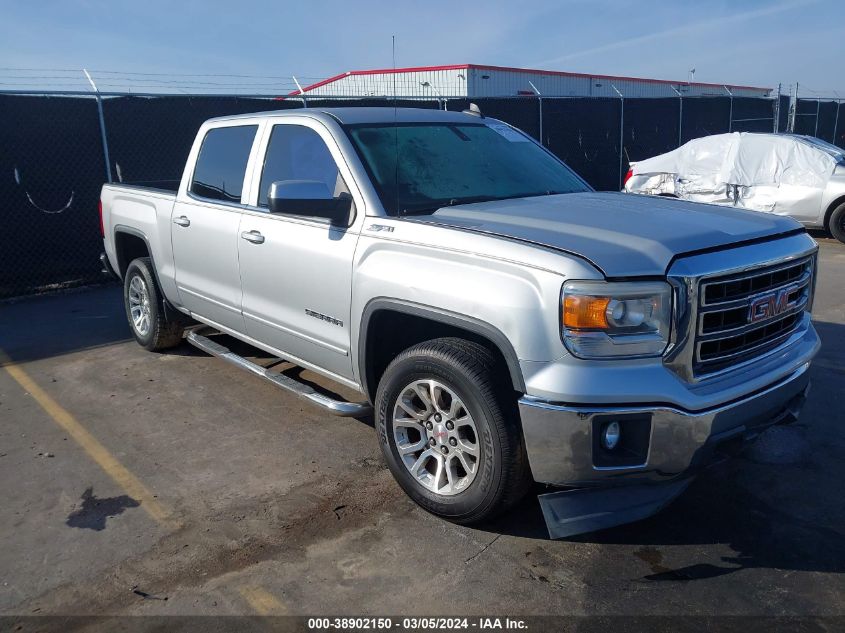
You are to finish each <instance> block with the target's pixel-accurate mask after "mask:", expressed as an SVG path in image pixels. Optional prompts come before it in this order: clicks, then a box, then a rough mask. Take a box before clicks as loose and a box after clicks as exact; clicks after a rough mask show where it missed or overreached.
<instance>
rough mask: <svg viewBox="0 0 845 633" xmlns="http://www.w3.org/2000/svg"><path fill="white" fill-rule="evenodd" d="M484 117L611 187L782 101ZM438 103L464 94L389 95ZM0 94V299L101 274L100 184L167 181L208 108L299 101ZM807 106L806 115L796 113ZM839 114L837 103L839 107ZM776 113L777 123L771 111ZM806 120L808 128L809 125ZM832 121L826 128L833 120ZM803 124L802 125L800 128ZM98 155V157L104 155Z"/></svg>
mask: <svg viewBox="0 0 845 633" xmlns="http://www.w3.org/2000/svg"><path fill="white" fill-rule="evenodd" d="M472 101H473V102H474V103H476V104H477V105H478V106H479V107H480V108H481V111H482V112H483V113H484V114H485V116H490V117H494V118H497V119H501V120H504V121H506V122H508V123H510V124H512V125H514V126H516V127H518V128H520V129H522V130H524V131H525V132H526V133H528V134H530V135H531V136H533V137H534V138H536V139H538V140H540V141H541V142H542V143H543V145H544V146H546V147H547V148H548V149H549V150H550V151H552V152H553V153H554V154H556V155H557V156H559V157H560V158H561V159H562V160H564V161H565V162H566V163H568V164H569V165H570V166H571V167H572V168H573V169H574V170H575V171H577V172H578V173H579V174H580V175H581V176H582V177H583V178H584V179H585V180H587V181H588V182H589V183H590V184H591V185H592V186H593V187H595V188H596V189H599V190H619V188H620V186H621V183H622V178H623V176H624V173H625V172H626V171H627V169H628V161H636V160H642V159H644V158H648V157H650V156H654V155H656V154H660V153H663V152H666V151H669V150H671V149H674V148H675V147H678V145H679V144H681V143H685V142H686V141H688V140H690V139H692V138H696V137H699V136H704V135H707V134H718V133H722V132H727V131H772V130H773V129H780V130H785V129H787V124H788V122H789V119H788V117H789V115H790V113H789V111H788V110H789V100H788V99H787V98H782V99H781V101H780V103H778V101H777V100H772V99H762V98H761V99H752V98H733V99H731V98H728V97H697V98H691V97H684V98H681V99H677V98H672V99H652V98H642V99H624V100H623V99H609V98H595V99H593V98H542V99H538V98H535V97H515V98H484V99H473V100H472ZM393 104H394V101H393V100H392V99H389V100H388V99H378V98H370V99H360V98H354V99H353V98H347V99H320V100H318V101H317V100H314V101H311V102H309V104H308V105H309V107H336V106H392V105H393ZM396 104H397V105H398V107H426V108H437V107H442V106H443V105H444V104H445V106H446V107H447V108H448V109H449V110H462V109H464V108H467V107H469V100H466V99H451V98H450V99H447V100H443V101H434V100H432V101H421V100H402V99H399V100H397V102H396ZM100 105H101V107H102V118H101V115H100V109H99V107H98V101H97V99H96V98H94V97H93V96H91V95H82V94H80V95H68V96H64V95H63V96H56V95H23V94H2V95H0V148H2V151H0V211H2V214H3V218H4V220H5V221H4V223H3V231H2V232H0V298H8V297H15V296H19V295H25V294H30V293H34V292H42V291H45V290H49V289H53V288H62V287H70V286H74V285H83V284H88V283H95V282H98V281H101V280H102V279H103V275H102V274H101V272H100V264H99V261H98V257H99V254H100V253H101V252H102V250H103V248H102V240H101V238H100V232H99V219H98V213H97V203H98V200H99V192H100V188H101V186H102V185H103V183H105V182H107V181H108V178H109V176H110V177H111V179H112V181H114V182H124V183H154V182H155V181H167V180H178V179H179V178H180V177H181V174H182V168H183V166H184V163H185V160H186V158H187V156H188V152H189V150H190V147H191V143H192V141H193V139H194V136H195V134H196V131H197V129H198V128H199V126H200V124H201V123H202V122H203V121H205V120H206V119H209V118H211V117H217V116H225V115H231V114H240V113H247V112H259V111H267V110H283V109H292V108H301V107H303V103H302V102H301V101H300V100H298V99H273V98H249V97H237V96H222V97H221V96H182V95H179V96H131V95H126V96H108V97H105V96H104V97H102V98H101V101H100ZM798 105H799V109H798V111H797V112H796V113H795V115H796V116H795V117H794V119H795V125H796V131H800V132H801V133H807V134H813V133H815V132H817V134H818V135H819V136H821V137H822V138H825V140H831V139H832V138H833V137H834V136H835V134H838V137H837V139H836V140H837V142H839V143H840V144H841V143H842V134H843V132H845V126H843V125H842V124H843V121H842V120H841V119H840V120H839V125H838V126H837V125H836V121H835V118H836V117H837V116H839V113H838V112H837V111H836V110H837V107H836V104H835V103H834V104H832V105H833V108H832V109H831V107H830V105H829V104H827V103H824V104H822V105H821V106H820V109H819V111H818V112H817V111H816V108H817V105H816V102H815V101H813V102H812V103H811V104H806V103H804V102H803V101H802V100H799V102H798ZM810 109H812V114H813V117H812V118H811V117H809V116H804V112H803V111H804V110H808V111H809V110H810ZM842 114H843V116H845V108H843V113H842ZM776 118H777V119H778V120H777V124H776V122H775V119H776ZM816 126H818V129H817V130H816ZM836 127H838V130H839V131H838V133H835V130H834V128H836ZM810 128H812V129H810ZM106 156H108V159H107V158H106Z"/></svg>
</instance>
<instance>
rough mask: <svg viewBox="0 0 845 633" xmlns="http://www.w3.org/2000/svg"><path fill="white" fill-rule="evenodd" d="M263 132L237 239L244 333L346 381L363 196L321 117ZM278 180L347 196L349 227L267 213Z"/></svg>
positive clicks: (298, 119)
mask: <svg viewBox="0 0 845 633" xmlns="http://www.w3.org/2000/svg"><path fill="white" fill-rule="evenodd" d="M264 135H265V139H266V140H265V141H264V142H263V143H262V145H265V146H266V147H267V149H266V155H265V153H264V152H263V151H262V152H261V154H262V155H263V156H265V157H264V161H263V164H261V165H256V172H255V179H254V180H255V182H257V183H258V187H257V188H256V189H255V191H253V192H252V198H253V200H252V205H250V206H249V207H248V208H246V209H245V210H244V213H243V217H242V219H241V227H240V239H239V240H238V254H239V259H240V271H241V284H242V288H243V314H244V321H245V326H246V332H247V334H248V335H249V336H250V337H252V338H254V339H257V340H259V341H261V342H263V343H265V344H267V345H270V346H272V347H273V348H275V349H277V350H279V351H280V352H283V353H284V354H283V355H284V356H285V357H286V358H288V359H290V360H293V361H295V362H297V364H300V365H305V366H312V367H316V368H318V369H322V370H324V371H326V372H328V373H330V374H333V375H335V376H341V377H344V378H347V379H351V378H352V361H351V359H350V356H349V347H350V323H349V321H350V303H351V289H352V258H353V255H354V252H355V245H356V243H357V240H358V233H359V232H360V228H361V223H362V222H363V213H364V207H363V198H362V196H361V194H360V193H359V191H358V190H357V188H356V187H355V184H354V181H353V180H352V176H351V173H350V171H349V169H348V167H347V166H346V164H345V162H344V159H343V156H342V154H341V152H340V149H339V148H338V147H337V144H336V142H335V141H334V139H333V138H332V136H331V134H330V133H329V131H328V130H327V129H326V128H325V127H324V126H323V124H322V123H320V122H318V121H315V120H313V119H310V118H307V117H296V118H293V117H285V119H284V122H279V123H276V124H274V125H268V126H267V129H266V131H265V132H264ZM282 180H317V181H320V182H323V183H325V184H326V186H327V187H328V190H329V191H331V192H333V194H334V195H335V196H336V197H337V196H349V195H351V196H352V199H353V202H354V206H355V208H356V212H354V213H353V216H352V218H353V219H352V221H351V226H349V227H335V226H330V225H329V224H328V223H327V222H326V221H324V220H321V219H318V218H314V217H309V216H308V215H307V212H306V213H303V214H301V215H281V214H271V213H270V212H269V210H268V208H267V194H268V191H269V189H270V185H271V184H272V183H273V182H275V181H282Z"/></svg>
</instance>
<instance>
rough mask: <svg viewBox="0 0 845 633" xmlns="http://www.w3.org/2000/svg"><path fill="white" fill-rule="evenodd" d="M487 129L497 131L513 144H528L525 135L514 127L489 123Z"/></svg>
mask: <svg viewBox="0 0 845 633" xmlns="http://www.w3.org/2000/svg"><path fill="white" fill-rule="evenodd" d="M487 127H489V128H490V129H491V130H495V131H496V132H498V133H499V134H501V135H502V136H504V137H505V138H506V139H508V140H509V141H510V142H511V143H527V142H528V139H527V138H526V137H525V136H524V135H523V134H520V133H519V132H517V131H516V130H515V129H513V128H512V127H510V126H508V125H505V124H504V123H488V124H487Z"/></svg>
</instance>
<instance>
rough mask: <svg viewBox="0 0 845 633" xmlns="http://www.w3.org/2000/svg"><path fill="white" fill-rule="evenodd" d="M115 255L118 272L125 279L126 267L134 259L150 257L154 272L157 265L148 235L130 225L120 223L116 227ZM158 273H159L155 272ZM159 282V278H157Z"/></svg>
mask: <svg viewBox="0 0 845 633" xmlns="http://www.w3.org/2000/svg"><path fill="white" fill-rule="evenodd" d="M114 255H115V259H117V274H118V275H120V278H121V279H123V278H124V277H125V275H126V269H127V268H129V264H130V263H131V262H132V260H133V259H137V258H139V257H149V258H150V261H151V262H152V264H153V272H154V273H155V270H156V266H155V260H154V259H153V251H152V249H151V248H150V242H149V240H147V236H146V235H144V234H143V233H142V232H141V231H139V230H138V229H133V228H132V227H129V226H122V225H118V226H116V227H115V229H114ZM155 274H156V275H157V273H155ZM156 281H157V282H158V279H156Z"/></svg>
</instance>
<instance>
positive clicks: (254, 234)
mask: <svg viewBox="0 0 845 633" xmlns="http://www.w3.org/2000/svg"><path fill="white" fill-rule="evenodd" d="M241 237H242V238H243V239H245V240H246V241H247V242H252V243H253V244H263V243H264V236H263V235H261V233H259V232H258V231H241Z"/></svg>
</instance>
